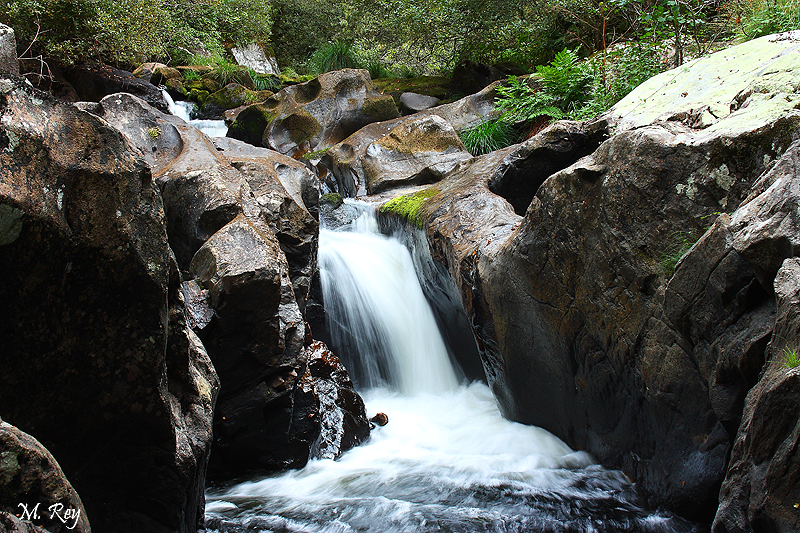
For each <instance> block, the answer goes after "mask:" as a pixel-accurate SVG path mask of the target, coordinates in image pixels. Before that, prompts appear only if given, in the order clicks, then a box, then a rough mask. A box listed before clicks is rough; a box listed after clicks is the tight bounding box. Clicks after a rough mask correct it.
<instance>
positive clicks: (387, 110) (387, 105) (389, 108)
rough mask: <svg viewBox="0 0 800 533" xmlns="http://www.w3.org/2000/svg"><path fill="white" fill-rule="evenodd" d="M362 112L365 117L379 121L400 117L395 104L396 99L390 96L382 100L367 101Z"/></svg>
mask: <svg viewBox="0 0 800 533" xmlns="http://www.w3.org/2000/svg"><path fill="white" fill-rule="evenodd" d="M361 110H362V111H363V112H364V114H365V115H367V116H370V117H372V118H374V119H375V120H378V121H381V120H389V119H392V118H395V117H397V116H399V115H400V113H399V112H398V111H397V105H396V104H395V103H394V98H392V97H391V96H389V95H388V94H387V95H384V96H381V97H380V98H375V99H372V100H367V101H366V102H364V106H363V107H362V108H361Z"/></svg>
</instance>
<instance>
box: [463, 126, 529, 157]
mask: <svg viewBox="0 0 800 533" xmlns="http://www.w3.org/2000/svg"><path fill="white" fill-rule="evenodd" d="M458 136H459V137H461V142H463V143H464V146H466V147H467V150H468V151H469V153H471V154H472V155H474V156H479V155H483V154H488V153H490V152H494V151H495V150H499V149H500V148H505V147H506V146H511V145H512V144H514V143H515V142H517V140H518V139H517V134H516V132H515V131H514V127H513V126H512V125H511V124H509V123H508V122H506V121H505V120H503V119H498V120H489V121H486V122H482V123H480V124H478V125H477V126H473V127H472V128H468V129H466V130H464V131H462V132H460V133H459V134H458Z"/></svg>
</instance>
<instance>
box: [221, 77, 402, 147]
mask: <svg viewBox="0 0 800 533" xmlns="http://www.w3.org/2000/svg"><path fill="white" fill-rule="evenodd" d="M261 106H262V107H263V108H264V110H263V111H261V112H260V113H258V114H252V113H247V114H245V112H242V113H241V114H240V115H239V117H237V120H236V122H234V123H233V125H232V126H231V131H230V132H229V136H230V137H233V138H236V139H240V140H243V141H248V140H253V139H254V138H256V137H257V136H258V135H259V131H258V130H260V129H261V123H262V122H264V123H265V124H266V126H265V128H264V129H263V130H262V131H261V132H260V133H261V142H260V145H261V146H264V147H266V148H271V149H273V150H276V151H278V152H280V153H282V154H288V155H292V156H294V155H296V154H302V153H305V152H312V151H316V150H322V149H325V148H328V147H330V146H333V145H334V144H336V143H338V142H339V141H341V140H342V139H344V138H345V137H347V136H348V135H351V134H352V133H354V132H356V131H357V130H358V129H359V128H361V127H363V126H366V125H367V124H369V123H371V122H377V121H381V120H388V119H391V118H394V117H396V116H397V115H398V112H397V107H396V105H395V103H394V100H393V99H392V97H391V96H389V95H383V94H380V93H379V92H377V91H376V90H375V87H374V85H373V84H372V80H371V79H370V77H369V73H368V72H367V71H366V70H355V69H344V70H338V71H335V72H327V73H325V74H321V75H320V76H319V77H317V78H315V79H313V80H311V81H308V82H306V83H301V84H299V85H293V86H291V87H287V88H285V89H283V90H281V91H280V92H279V93H277V94H276V95H275V96H273V97H272V98H270V99H269V100H267V101H266V102H264V103H263V104H261ZM250 120H255V121H256V123H254V124H251V123H250V122H248V121H250ZM239 132H247V133H246V134H240V133H239Z"/></svg>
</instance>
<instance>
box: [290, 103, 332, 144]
mask: <svg viewBox="0 0 800 533" xmlns="http://www.w3.org/2000/svg"><path fill="white" fill-rule="evenodd" d="M281 125H282V126H283V128H284V129H285V130H286V131H288V132H289V139H291V140H292V142H293V143H295V144H300V143H302V142H304V141H310V140H311V139H312V138H313V137H314V135H316V134H317V133H319V131H320V130H321V129H322V126H320V124H319V122H317V119H315V118H314V117H313V116H311V113H309V112H308V111H306V110H305V109H302V108H301V109H298V110H297V111H295V112H294V113H292V114H291V115H289V116H287V117H286V118H284V119H283V121H282V124H281Z"/></svg>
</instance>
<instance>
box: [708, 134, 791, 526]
mask: <svg viewBox="0 0 800 533" xmlns="http://www.w3.org/2000/svg"><path fill="white" fill-rule="evenodd" d="M798 162H800V142H796V143H795V145H794V146H793V147H792V149H791V150H789V152H788V153H787V155H786V156H785V157H784V158H783V159H782V160H781V161H780V162H779V163H778V164H777V165H776V166H775V168H774V169H773V171H772V172H770V173H769V174H767V175H766V176H764V177H763V178H762V179H761V180H759V183H758V184H757V185H756V187H754V193H755V194H758V195H757V196H755V197H754V198H753V199H752V200H751V201H750V202H748V203H747V204H745V205H744V206H743V207H742V208H740V209H739V210H737V211H736V213H734V215H733V216H732V217H731V221H730V228H731V232H730V237H732V238H731V241H732V246H733V247H735V249H736V250H738V251H740V253H741V254H742V255H743V256H745V257H747V259H748V262H749V263H750V264H752V265H753V269H754V271H755V274H756V275H757V276H758V277H759V278H760V279H764V280H769V279H772V278H774V281H773V286H774V294H775V299H776V300H777V308H776V309H775V310H774V315H775V319H774V330H773V333H772V339H771V341H770V345H769V347H768V349H767V350H766V354H763V353H762V354H759V355H761V357H762V360H761V361H762V362H763V361H764V358H765V359H766V365H765V367H764V370H763V372H762V375H761V376H760V380H759V381H758V383H757V384H756V385H755V386H754V387H753V388H752V389H751V390H750V391H749V393H748V394H747V399H746V402H745V403H744V412H743V415H742V419H741V424H740V425H739V427H738V432H737V434H736V440H735V444H734V447H733V452H732V454H731V459H730V466H729V468H728V472H727V476H726V478H725V482H724V484H723V485H722V490H721V493H720V508H719V511H718V512H717V516H716V519H715V521H714V531H715V532H737V533H739V532H750V531H781V532H783V531H786V532H789V531H797V530H798V527H800V511H798V510H797V507H796V506H797V503H798V502H800V491H798V487H800V461H799V460H798V458H797V454H796V453H793V452H792V451H791V450H796V449H797V446H798V439H800V431H799V430H798V428H800V408H799V406H800V382H798V380H800V369H798V368H797V367H792V366H791V364H792V363H791V362H790V360H789V359H790V358H791V357H792V355H793V354H794V356H795V357H796V354H797V349H798V343H800V336H798V331H800V260H798V259H797V257H791V256H792V255H794V252H793V250H794V249H795V247H797V246H798V245H799V244H800V242H798V241H800V226H799V224H800V223H799V222H798V220H800V208H798V201H799V200H800V198H799V197H800V173H798V171H797V169H798ZM785 257H789V258H788V259H785V260H783V259H784V258H785ZM778 268H779V270H778ZM776 270H777V273H776ZM750 370H751V372H752V370H753V368H752V365H750ZM727 374H728V375H730V374H732V372H730V371H728V372H727ZM733 375H734V376H735V374H733ZM751 377H753V376H751ZM737 399H739V400H741V398H737Z"/></svg>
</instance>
